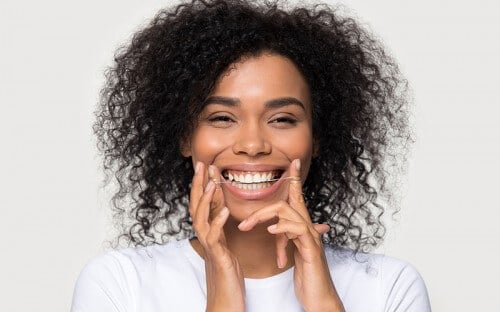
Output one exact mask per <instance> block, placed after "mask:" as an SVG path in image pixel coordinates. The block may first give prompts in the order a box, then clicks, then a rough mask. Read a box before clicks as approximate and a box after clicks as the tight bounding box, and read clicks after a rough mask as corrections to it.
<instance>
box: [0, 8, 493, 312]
mask: <svg viewBox="0 0 500 312" xmlns="http://www.w3.org/2000/svg"><path fill="white" fill-rule="evenodd" d="M347 2H348V3H347ZM166 3H168V2H167V1H148V2H146V1H131V0H120V1H118V0H108V1H95V0H94V1H62V0H60V1H55V0H49V1H31V2H30V1H5V0H2V2H1V3H0V47H1V48H0V103H1V110H0V136H1V137H0V146H1V153H0V166H1V167H0V173H1V176H2V177H3V179H2V182H1V187H0V193H1V196H0V214H1V215H0V222H1V223H2V225H1V226H0V231H1V232H0V237H1V238H2V240H3V243H2V244H1V250H2V252H1V257H0V310H2V311H67V310H68V309H69V306H70V302H71V296H72V289H73V285H74V282H75V280H76V278H77V275H78V273H79V271H80V270H81V268H82V267H83V266H84V264H85V263H86V262H87V261H88V260H89V259H90V258H91V257H93V256H95V255H96V254H97V253H99V252H101V251H102V250H103V248H104V247H103V246H104V245H103V244H102V243H103V241H104V240H105V239H106V238H110V237H109V235H110V222H109V213H108V210H109V206H108V203H107V201H106V196H105V195H104V194H103V192H102V191H100V190H99V184H100V180H101V174H100V171H99V163H100V160H99V159H98V158H97V156H96V150H95V148H94V144H95V141H94V139H93V137H92V132H91V124H92V122H93V117H92V112H93V111H94V109H95V105H96V101H97V96H98V90H99V88H100V86H101V84H102V82H103V78H102V77H103V76H102V72H103V70H104V68H105V67H106V66H107V65H109V64H110V63H111V60H112V55H113V52H114V50H115V48H116V47H117V46H118V45H119V44H121V43H124V42H126V40H127V38H129V36H130V34H131V33H132V32H133V30H135V29H137V27H138V26H140V25H143V24H144V22H145V20H146V19H147V18H148V17H151V16H152V15H153V14H154V12H156V10H157V9H158V8H160V7H162V6H164V5H165V4H166ZM345 3H346V4H347V5H348V6H349V7H350V8H351V10H352V11H351V12H352V13H353V14H355V15H357V16H359V17H360V19H361V20H362V21H363V22H364V23H366V24H367V25H368V26H369V27H370V28H371V29H372V30H373V31H374V32H376V33H377V34H378V35H379V36H380V38H382V40H383V41H384V42H385V44H386V45H387V46H388V48H389V50H390V51H391V52H392V54H393V55H394V56H395V58H396V59H398V61H399V63H400V64H401V68H402V70H403V72H404V73H405V75H406V77H407V78H408V79H409V80H410V82H411V84H412V87H413V90H414V97H415V110H414V115H415V127H416V132H417V139H418V141H417V143H416V144H415V148H414V151H413V154H412V155H411V158H410V163H409V170H408V176H407V178H406V179H405V180H404V188H403V190H404V192H403V195H404V199H403V201H402V203H401V204H402V211H401V213H400V214H399V215H398V217H397V218H398V222H397V223H394V224H392V225H390V233H391V234H390V235H389V237H388V239H387V242H386V244H385V246H383V247H382V248H381V249H379V250H378V251H379V252H385V253H387V254H389V255H392V256H395V257H398V258H403V259H406V260H408V261H410V262H411V263H413V264H414V265H415V266H416V267H417V268H418V269H419V271H420V272H421V274H422V275H423V277H424V279H425V281H426V283H427V286H428V289H429V293H430V297H431V303H432V305H433V308H434V311H500V301H499V300H498V290H499V289H500V288H499V286H498V285H497V283H498V282H500V263H499V261H498V258H499V256H500V235H499V230H498V228H497V223H498V222H499V220H500V213H499V208H500V204H499V203H498V194H499V190H498V187H499V183H498V175H499V173H500V172H499V169H498V166H499V162H498V158H499V156H500V146H499V142H500V122H499V121H498V115H499V114H500V109H499V105H500V97H499V93H498V85H499V78H498V74H499V70H500V66H499V63H500V62H499V59H498V57H499V55H500V14H499V12H500V5H499V4H498V1H493V0H492V1H486V0H483V1H475V2H472V1H430V0H421V1H412V2H409V1H388V0H379V1H360V0H357V1H345Z"/></svg>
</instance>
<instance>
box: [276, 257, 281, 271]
mask: <svg viewBox="0 0 500 312" xmlns="http://www.w3.org/2000/svg"><path fill="white" fill-rule="evenodd" d="M276 264H278V268H280V269H282V268H283V267H282V266H281V261H280V257H276Z"/></svg>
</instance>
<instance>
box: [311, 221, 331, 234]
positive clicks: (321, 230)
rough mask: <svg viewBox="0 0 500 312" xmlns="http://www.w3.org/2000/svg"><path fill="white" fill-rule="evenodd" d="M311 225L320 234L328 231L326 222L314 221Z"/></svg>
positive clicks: (328, 227)
mask: <svg viewBox="0 0 500 312" xmlns="http://www.w3.org/2000/svg"><path fill="white" fill-rule="evenodd" d="M313 227H314V229H315V230H316V232H318V233H319V234H320V235H323V234H325V233H328V231H330V226H329V225H328V224H318V223H315V224H313Z"/></svg>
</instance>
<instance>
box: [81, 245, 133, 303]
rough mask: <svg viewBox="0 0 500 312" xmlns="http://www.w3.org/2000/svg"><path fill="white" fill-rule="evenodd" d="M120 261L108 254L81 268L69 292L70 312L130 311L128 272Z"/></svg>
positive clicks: (121, 259) (116, 256)
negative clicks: (70, 299)
mask: <svg viewBox="0 0 500 312" xmlns="http://www.w3.org/2000/svg"><path fill="white" fill-rule="evenodd" d="M123 258H124V256H123V255H119V254H112V253H108V254H104V255H101V256H98V257H96V258H94V259H93V260H91V261H90V262H89V263H88V264H87V265H86V266H85V267H84V268H83V270H82V271H81V272H80V275H79V276H78V279H77V281H76V284H75V288H74V291H73V301H72V304H71V312H91V311H92V312H96V311H110V312H128V311H132V309H131V307H133V298H134V297H133V293H132V292H131V291H130V285H129V281H128V280H127V278H128V276H130V273H131V272H128V271H129V270H130V267H128V266H127V262H126V260H127V259H123ZM132 274H133V273H132Z"/></svg>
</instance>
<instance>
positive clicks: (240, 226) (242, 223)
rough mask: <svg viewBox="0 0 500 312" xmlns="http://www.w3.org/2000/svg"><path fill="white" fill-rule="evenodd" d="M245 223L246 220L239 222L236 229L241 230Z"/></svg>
mask: <svg viewBox="0 0 500 312" xmlns="http://www.w3.org/2000/svg"><path fill="white" fill-rule="evenodd" d="M247 223H248V220H243V221H241V222H240V224H238V228H240V229H241V228H242V227H244V226H245V225H246V224H247Z"/></svg>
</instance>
